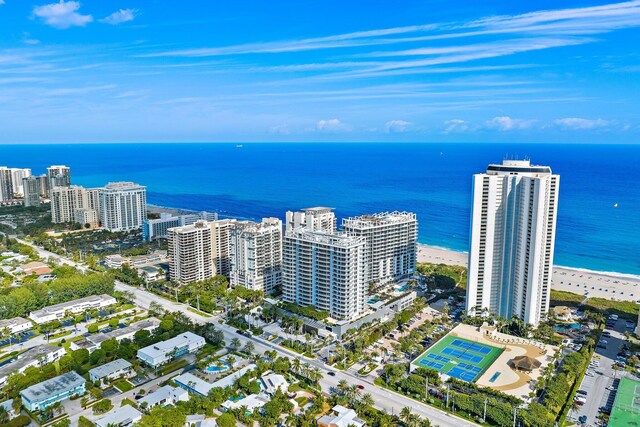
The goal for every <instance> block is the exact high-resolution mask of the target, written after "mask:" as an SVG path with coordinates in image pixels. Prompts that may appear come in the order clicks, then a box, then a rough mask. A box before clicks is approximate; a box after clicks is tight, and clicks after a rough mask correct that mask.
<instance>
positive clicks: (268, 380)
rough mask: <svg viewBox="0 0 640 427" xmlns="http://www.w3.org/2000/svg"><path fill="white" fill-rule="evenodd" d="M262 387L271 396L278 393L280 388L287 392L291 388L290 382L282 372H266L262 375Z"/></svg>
mask: <svg viewBox="0 0 640 427" xmlns="http://www.w3.org/2000/svg"><path fill="white" fill-rule="evenodd" d="M262 388H263V389H264V391H265V392H267V394H268V395H270V396H273V395H274V394H276V392H277V391H278V390H280V391H281V392H283V393H285V394H286V393H287V392H288V390H289V383H288V382H287V380H286V379H285V378H284V377H283V376H282V375H280V374H276V373H273V372H265V373H264V374H263V375H262Z"/></svg>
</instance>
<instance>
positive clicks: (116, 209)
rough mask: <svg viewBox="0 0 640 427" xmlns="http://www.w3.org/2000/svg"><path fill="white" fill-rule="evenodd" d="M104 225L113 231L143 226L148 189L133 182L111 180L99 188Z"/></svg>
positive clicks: (101, 217) (101, 215) (129, 229)
mask: <svg viewBox="0 0 640 427" xmlns="http://www.w3.org/2000/svg"><path fill="white" fill-rule="evenodd" d="M99 195H100V219H101V223H102V227H103V228H105V229H107V230H109V231H112V232H119V231H133V230H139V229H141V228H142V222H143V221H144V220H145V219H146V218H147V189H146V187H144V186H142V185H138V184H134V183H133V182H110V183H108V184H107V185H106V186H104V187H103V188H100V189H99Z"/></svg>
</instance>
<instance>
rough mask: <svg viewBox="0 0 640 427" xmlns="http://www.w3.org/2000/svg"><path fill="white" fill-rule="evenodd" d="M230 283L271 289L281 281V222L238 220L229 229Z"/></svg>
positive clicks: (269, 219)
mask: <svg viewBox="0 0 640 427" xmlns="http://www.w3.org/2000/svg"><path fill="white" fill-rule="evenodd" d="M230 252H231V278H230V279H231V280H230V282H231V286H244V287H245V288H248V289H252V290H254V291H263V292H265V293H271V292H274V291H275V290H276V289H278V288H279V287H280V286H281V284H282V275H281V274H282V273H281V270H282V221H280V220H279V219H277V218H263V219H262V222H260V223H257V222H252V221H239V222H238V223H237V225H236V226H235V227H233V229H232V230H231V246H230Z"/></svg>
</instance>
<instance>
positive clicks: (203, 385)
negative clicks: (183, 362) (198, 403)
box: [173, 372, 214, 397]
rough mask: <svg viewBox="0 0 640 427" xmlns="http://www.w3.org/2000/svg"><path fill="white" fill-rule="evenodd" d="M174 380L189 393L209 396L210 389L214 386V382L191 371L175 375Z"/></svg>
mask: <svg viewBox="0 0 640 427" xmlns="http://www.w3.org/2000/svg"><path fill="white" fill-rule="evenodd" d="M173 382H175V383H176V384H177V385H178V387H182V388H183V389H185V390H186V391H188V392H189V393H192V394H196V395H198V396H203V397H207V396H208V395H209V391H211V389H212V388H214V385H213V384H212V383H210V382H207V381H205V380H203V379H201V378H198V377H196V376H195V375H193V374H192V373H190V372H186V373H184V374H182V375H178V376H177V377H174V378H173Z"/></svg>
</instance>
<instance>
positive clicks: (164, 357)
mask: <svg viewBox="0 0 640 427" xmlns="http://www.w3.org/2000/svg"><path fill="white" fill-rule="evenodd" d="M204 344H205V340H204V338H202V337H201V336H200V335H196V334H194V333H192V332H184V333H182V334H180V335H178V336H176V337H174V338H171V339H169V340H166V341H161V342H159V343H156V344H152V345H150V346H147V347H144V348H141V349H140V350H138V359H140V360H141V361H142V362H144V363H145V364H147V365H149V366H151V367H154V368H155V367H157V366H160V365H163V364H165V363H167V362H169V361H171V360H172V359H174V358H176V357H179V356H182V355H183V354H188V353H195V352H197V351H198V350H200V349H201V348H202V347H204Z"/></svg>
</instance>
